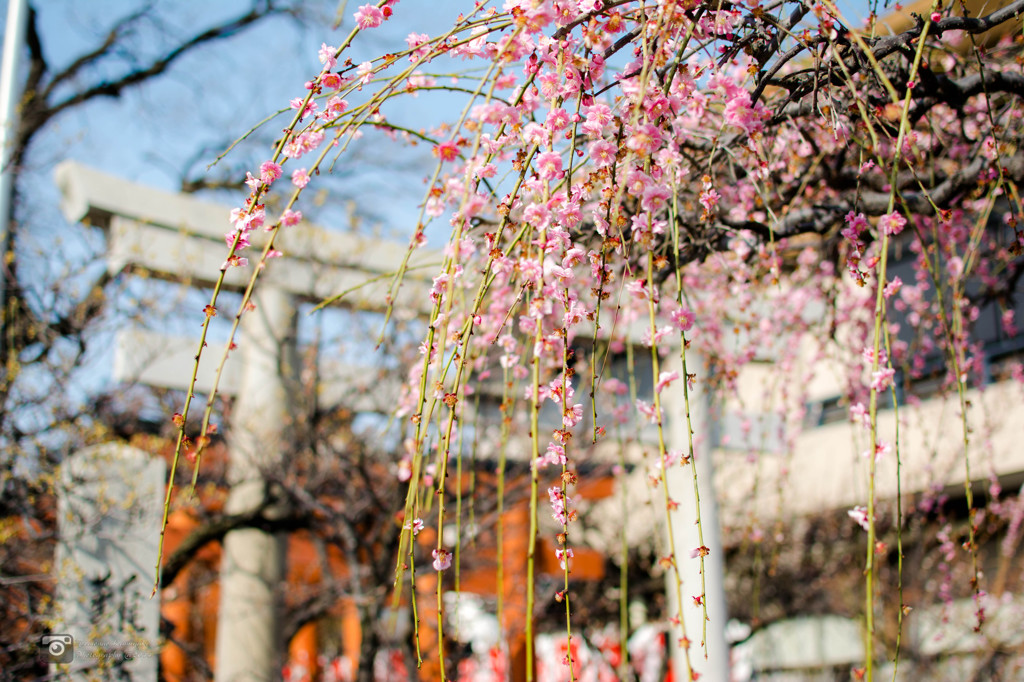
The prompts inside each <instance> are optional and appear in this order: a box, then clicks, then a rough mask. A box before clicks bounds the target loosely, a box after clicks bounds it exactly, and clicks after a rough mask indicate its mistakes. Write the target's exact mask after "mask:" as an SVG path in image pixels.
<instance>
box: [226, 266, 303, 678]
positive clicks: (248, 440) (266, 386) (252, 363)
mask: <svg viewBox="0 0 1024 682" xmlns="http://www.w3.org/2000/svg"><path fill="white" fill-rule="evenodd" d="M253 300H254V302H255V304H256V309H255V310H252V311H250V312H248V313H246V314H245V316H243V318H242V320H243V321H242V334H241V337H240V339H239V349H238V351H237V352H239V353H240V354H241V357H240V358H231V359H229V362H238V361H241V365H242V378H241V385H240V387H239V389H240V390H239V392H238V397H237V399H236V401H235V405H234V409H233V412H232V415H231V423H230V430H229V434H228V439H229V440H228V445H229V450H230V453H231V454H230V462H229V470H228V482H229V484H230V486H231V490H230V493H229V495H228V501H227V504H226V506H225V511H226V512H227V513H229V514H235V513H241V512H246V511H249V510H251V509H254V508H256V507H258V506H259V505H260V504H261V503H263V501H264V496H265V495H266V494H267V492H268V491H267V482H266V477H265V476H264V472H267V471H269V472H279V471H281V470H282V468H283V467H284V466H285V462H284V458H283V455H284V453H285V449H286V448H287V443H288V442H289V432H290V431H291V426H292V423H293V414H292V412H291V408H292V406H294V404H295V402H294V399H293V398H294V390H293V388H294V377H296V376H297V374H298V373H297V365H296V360H297V352H296V345H295V331H296V307H295V302H294V301H293V300H292V298H291V296H289V295H288V294H286V293H285V292H283V291H282V290H280V289H276V288H274V287H269V286H265V287H261V288H260V289H259V290H258V293H257V294H256V295H254V297H253ZM268 514H271V515H272V514H273V510H270V511H268ZM285 540H286V539H285V537H284V536H283V535H282V534H273V533H266V532H264V531H262V530H259V529H255V528H244V529H239V530H234V531H231V532H230V533H228V534H227V536H226V537H225V538H224V551H223V555H222V559H221V577H220V612H219V619H218V622H217V664H216V679H217V680H218V682H241V681H243V680H244V681H245V682H251V681H255V680H276V679H278V678H280V675H281V666H282V664H283V663H284V653H285V647H284V642H282V641H281V633H280V631H279V627H278V626H279V624H280V616H281V613H280V601H281V599H280V597H281V595H282V589H283V581H284V579H285Z"/></svg>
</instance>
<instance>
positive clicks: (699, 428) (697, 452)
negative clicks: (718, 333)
mask: <svg viewBox="0 0 1024 682" xmlns="http://www.w3.org/2000/svg"><path fill="white" fill-rule="evenodd" d="M681 364H682V363H681V362H680V361H679V358H678V357H676V358H675V359H674V361H673V362H672V365H671V367H667V369H674V370H676V371H678V372H679V374H680V376H682V374H683V372H682V367H681ZM686 365H687V367H686V368H687V370H689V372H690V373H691V374H696V376H697V379H696V383H695V385H694V388H693V389H691V390H690V393H689V403H690V422H691V424H692V427H693V431H694V434H693V438H694V444H693V453H694V457H695V461H696V466H697V488H698V490H699V493H700V516H701V531H702V534H703V538H704V546H705V547H707V548H708V549H709V550H710V554H708V556H706V557H705V558H704V576H703V578H704V587H705V594H704V598H705V599H706V600H707V613H708V622H707V639H706V641H705V643H706V646H707V659H705V658H704V650H703V648H702V647H701V639H702V637H703V630H704V609H703V607H702V606H700V605H698V604H697V603H696V601H695V599H694V598H695V597H699V596H700V594H701V572H700V559H699V558H697V557H694V556H692V555H693V554H694V553H695V551H696V550H697V549H698V548H699V547H700V546H701V543H700V534H699V533H698V528H697V525H696V511H695V509H696V498H695V495H694V489H693V470H692V469H691V468H690V466H689V465H687V466H679V465H676V466H673V467H672V468H671V469H670V470H669V471H668V490H669V495H671V497H672V499H673V500H674V501H675V502H677V503H678V507H676V508H675V509H674V510H673V511H671V512H670V513H671V518H672V534H673V539H674V540H675V550H676V557H675V558H676V561H677V562H678V563H679V569H680V574H681V577H682V581H683V595H682V597H683V599H682V602H683V618H684V620H685V623H686V634H687V637H688V638H689V639H690V641H691V644H690V656H689V661H690V664H691V665H692V666H693V672H694V673H697V675H698V676H699V678H700V679H701V680H709V681H714V682H719V681H721V682H727V681H728V680H729V645H728V642H726V638H725V621H726V617H727V610H726V606H725V561H724V558H725V557H724V548H723V546H722V535H721V531H720V530H719V526H718V504H717V501H716V499H715V489H714V484H713V481H712V478H713V475H712V474H713V470H712V466H711V449H712V448H711V445H712V442H711V440H712V435H711V409H710V395H709V394H708V391H707V388H706V386H707V370H706V369H705V364H704V362H703V360H702V358H701V357H700V356H699V355H698V354H697V353H696V352H695V351H694V350H693V349H692V348H691V349H687V352H686ZM684 379H685V377H684ZM677 387H679V388H678V390H671V400H670V401H664V400H663V404H664V409H665V416H666V417H667V420H668V424H669V433H670V441H669V442H671V444H672V447H673V448H678V449H680V450H682V451H683V453H684V454H685V453H686V452H687V448H688V440H687V436H688V434H687V433H686V428H687V427H686V405H685V401H684V400H683V395H682V393H683V392H682V387H681V386H679V384H678V382H677V383H676V384H674V385H673V386H672V389H677ZM669 393H670V392H669V391H666V392H665V393H663V396H665V397H668V395H669ZM669 573H670V576H669V577H668V579H667V582H668V585H667V588H668V595H667V597H668V604H670V605H671V608H670V609H669V610H670V611H671V612H672V613H673V614H675V611H676V609H675V604H676V585H675V578H674V576H672V575H671V571H670V572H669ZM679 636H680V632H679V628H673V629H672V631H671V634H670V636H669V639H668V641H667V642H666V645H667V648H668V650H669V651H670V652H671V654H672V663H673V668H674V672H675V679H677V680H690V679H696V678H694V677H691V675H690V672H691V671H690V670H688V669H687V666H686V656H685V652H684V651H683V649H682V648H681V647H680V646H679V642H678V638H679Z"/></svg>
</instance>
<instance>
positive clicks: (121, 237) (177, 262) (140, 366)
mask: <svg viewBox="0 0 1024 682" xmlns="http://www.w3.org/2000/svg"><path fill="white" fill-rule="evenodd" d="M56 176H57V184H58V185H59V187H60V189H61V191H62V192H63V196H64V201H63V205H62V208H63V211H64V214H65V216H66V217H67V218H68V220H70V221H72V222H78V221H86V222H89V223H91V224H92V225H94V226H97V227H101V228H104V229H105V231H106V233H107V239H108V248H107V261H108V267H109V269H110V270H111V272H121V271H122V270H124V269H125V268H126V267H128V268H133V269H144V270H145V271H147V272H149V273H151V274H153V275H155V276H158V277H161V278H165V279H172V280H180V281H184V282H187V283H189V284H190V285H191V286H195V287H203V286H206V287H212V285H213V278H214V277H215V276H216V274H217V273H218V271H219V269H220V264H221V262H222V261H223V258H224V255H225V253H226V247H225V244H224V236H223V232H224V230H225V226H226V225H227V211H226V210H225V209H224V208H223V207H221V206H217V205H213V204H207V203H204V202H201V201H197V200H196V199H194V198H191V197H184V196H181V195H176V194H170V193H166V192H162V191H159V190H156V189H153V188H148V187H143V186H140V185H137V184H135V183H131V182H128V181H125V180H122V179H120V178H116V177H114V176H110V175H106V174H104V173H100V172H98V171H95V170H91V169H89V168H87V167H85V166H82V165H80V164H77V163H73V162H67V163H64V164H62V165H61V166H60V167H58V169H57V172H56ZM254 236H257V238H258V237H262V236H263V235H254ZM255 241H256V240H254V242H255ZM277 245H278V248H279V249H280V250H281V251H283V252H284V254H285V255H284V256H283V257H282V258H279V259H275V261H274V262H273V263H272V264H271V265H270V266H269V267H268V268H267V271H266V272H265V273H263V274H262V275H261V283H260V286H259V287H258V288H257V290H256V293H255V295H254V297H253V298H254V303H255V305H256V309H255V310H254V311H252V312H250V313H248V314H246V315H245V316H244V317H243V322H242V325H241V337H240V339H239V344H238V345H239V353H240V354H241V358H240V362H235V361H233V362H229V363H228V365H227V367H229V368H230V370H229V371H228V373H227V374H226V376H225V378H224V381H223V386H221V387H220V388H221V390H222V391H223V392H224V393H225V394H232V393H233V394H234V395H235V396H236V400H235V404H234V409H233V412H232V419H231V424H230V425H229V427H230V428H229V438H230V444H231V447H230V448H229V451H230V455H229V471H228V482H229V485H230V493H229V496H228V500H227V503H226V505H225V512H227V513H229V514H238V513H244V512H248V511H252V510H254V509H256V508H258V507H260V506H262V505H264V504H265V503H266V497H267V494H268V491H267V490H266V482H265V477H264V476H263V472H264V471H267V470H272V469H273V468H275V467H281V466H283V462H282V454H283V453H284V451H285V443H286V442H287V438H288V431H289V427H290V424H291V423H292V421H293V417H294V414H293V413H292V409H293V408H294V405H295V400H294V397H295V395H296V391H295V389H296V382H297V376H298V372H297V363H296V360H297V357H296V352H297V347H296V312H297V307H298V303H299V302H300V301H301V300H314V301H319V300H322V299H325V298H327V297H329V296H331V295H334V294H336V293H337V292H340V291H347V290H352V294H351V295H350V296H349V297H347V298H346V301H345V302H346V304H347V305H350V306H353V307H357V308H366V309H371V308H372V309H380V308H381V307H382V302H383V301H384V300H385V296H386V293H387V291H386V290H387V285H388V280H389V277H387V275H388V273H392V272H394V271H396V270H397V269H398V267H399V266H400V264H401V261H402V258H403V256H404V253H403V250H402V249H401V248H400V247H397V248H396V245H394V244H387V243H382V242H380V241H377V240H370V239H364V238H360V237H357V236H354V235H351V234H343V233H340V232H332V231H328V230H325V229H322V228H318V227H314V226H311V225H308V224H300V225H297V226H294V227H291V228H289V229H288V230H286V231H284V232H283V233H282V234H281V236H280V238H279V239H278V240H277ZM431 260H432V261H435V262H437V263H439V262H440V257H439V256H438V255H437V254H435V253H431V252H418V253H417V254H415V257H414V258H413V259H412V260H411V263H410V265H411V267H413V268H415V267H417V266H418V265H424V264H427V263H428V262H429V261H431ZM252 267H253V266H252V265H250V266H249V267H246V268H232V269H231V270H230V271H229V272H228V276H227V278H226V280H225V284H226V288H227V289H228V290H235V291H241V290H242V289H243V288H244V286H245V285H246V284H247V283H248V281H249V277H250V276H251V273H252V269H251V268H252ZM374 278H376V280H374ZM411 279H412V280H413V285H411V286H408V287H403V291H402V292H401V293H400V294H399V295H398V297H397V300H396V308H400V309H405V310H415V311H417V312H419V313H422V312H423V310H422V308H423V306H424V305H426V304H428V303H429V298H428V297H427V296H426V294H425V292H424V290H423V287H422V286H416V285H415V276H411ZM368 281H369V283H367V282H368ZM420 284H422V282H421V283H420ZM117 343H118V345H119V346H120V347H121V348H124V349H127V348H129V347H130V348H131V349H132V352H130V353H125V354H119V356H118V359H117V361H116V365H117V367H116V368H115V369H116V374H117V375H120V376H119V378H129V377H132V378H135V379H140V378H141V379H142V380H143V381H145V382H146V383H150V384H153V385H159V386H164V387H173V388H181V389H187V388H188V383H189V379H190V376H191V366H192V361H191V360H190V358H191V356H192V355H193V354H194V352H195V344H196V343H197V340H193V339H169V338H166V337H161V336H160V335H157V334H153V333H149V332H140V331H131V332H122V333H121V334H120V335H119V337H118V342H117ZM139 348H145V349H149V351H151V352H150V353H149V354H148V355H149V357H148V358H147V357H146V354H140V353H139V352H138V349H139ZM207 352H208V353H210V355H209V356H207V357H210V358H212V360H209V361H207V362H206V363H204V364H203V365H202V366H201V369H202V370H203V371H202V374H201V375H200V376H199V377H197V379H198V380H197V386H196V389H197V390H199V391H206V392H208V391H210V390H211V389H212V379H213V370H212V367H213V366H215V363H216V362H217V361H218V360H219V357H220V354H221V353H222V352H223V346H221V348H215V347H210V348H207ZM342 374H345V373H344V372H343V373H342ZM349 374H350V376H349V377H348V378H349V379H351V378H352V377H351V373H349ZM332 383H333V386H334V388H335V392H337V390H338V389H339V388H340V386H339V383H340V382H332ZM346 383H347V382H346ZM386 384H387V382H385V385H384V386H381V385H380V384H379V382H375V384H374V387H373V388H374V392H373V395H376V396H377V397H378V398H384V399H386V397H387V394H388V393H390V394H391V395H392V396H394V395H395V393H396V392H395V391H394V390H392V391H388V390H387V389H388V386H387V385H386ZM394 384H395V385H394V386H392V387H391V388H392V389H394V388H396V387H397V381H396V382H394ZM382 388H383V389H384V391H383V393H384V394H385V395H383V396H382V395H381V393H382V391H381V389H382ZM345 390H346V391H347V392H348V393H350V394H351V393H353V392H354V391H352V384H351V383H347V387H346V389H345ZM371 400H372V396H371V395H367V397H366V399H364V400H363V401H362V408H363V409H366V408H367V407H371V405H369V401H371ZM391 404H392V405H393V404H394V403H393V402H392V403H391ZM378 409H380V408H379V406H378ZM269 513H272V512H269ZM284 549H285V544H284V539H283V537H282V536H281V535H280V534H277V535H275V534H272V533H267V532H265V531H263V530H261V529H258V528H244V529H236V530H232V531H231V532H229V533H228V534H227V535H226V536H225V538H224V543H223V559H222V562H221V579H220V612H219V621H218V629H217V649H216V658H217V662H216V676H217V679H221V680H239V679H245V680H263V679H276V678H277V676H278V675H279V674H280V663H281V661H279V660H277V658H278V657H279V656H280V655H281V652H282V643H281V642H280V633H279V631H278V625H279V623H280V618H279V617H278V613H277V609H276V602H277V601H278V599H277V594H276V593H277V591H278V590H279V586H280V584H281V583H282V581H283V580H284V577H285V573H284Z"/></svg>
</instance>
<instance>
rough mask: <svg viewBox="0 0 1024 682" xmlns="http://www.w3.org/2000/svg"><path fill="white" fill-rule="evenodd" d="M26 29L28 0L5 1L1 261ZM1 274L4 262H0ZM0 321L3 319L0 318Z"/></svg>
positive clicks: (0, 293)
mask: <svg viewBox="0 0 1024 682" xmlns="http://www.w3.org/2000/svg"><path fill="white" fill-rule="evenodd" d="M27 27H28V0H8V2H7V30H6V31H5V32H4V53H3V63H2V64H0V258H6V256H7V251H8V244H9V242H10V234H11V233H10V230H9V229H8V228H9V227H10V222H11V219H12V218H13V211H12V209H11V193H12V190H13V187H14V184H13V183H14V169H13V168H11V167H10V163H9V161H10V146H11V140H12V139H13V137H14V132H15V131H16V130H17V128H18V101H19V99H20V96H21V88H19V87H18V72H19V70H20V68H21V61H22V57H23V55H24V50H23V47H24V45H25V30H26V28H27ZM0 268H2V270H0V272H2V271H3V270H6V263H0ZM6 300H7V281H6V276H0V306H5V305H6V303H5V302H6ZM0 319H6V318H5V317H4V316H0Z"/></svg>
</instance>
